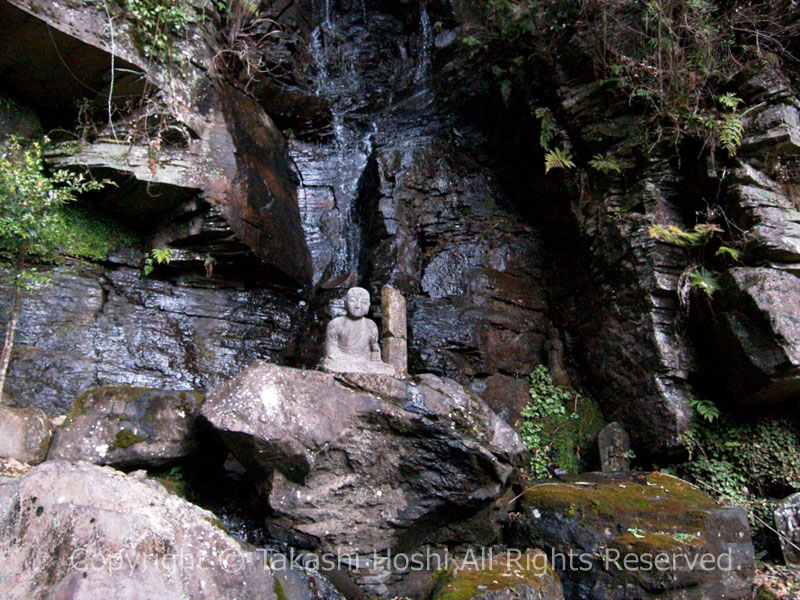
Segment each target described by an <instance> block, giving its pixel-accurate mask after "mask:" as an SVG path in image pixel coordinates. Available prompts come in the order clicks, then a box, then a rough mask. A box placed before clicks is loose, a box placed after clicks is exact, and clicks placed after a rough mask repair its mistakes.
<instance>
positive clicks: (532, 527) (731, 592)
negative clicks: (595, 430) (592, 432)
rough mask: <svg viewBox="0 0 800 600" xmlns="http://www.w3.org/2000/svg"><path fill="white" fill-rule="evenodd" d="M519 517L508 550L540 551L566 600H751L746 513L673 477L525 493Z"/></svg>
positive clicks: (612, 477)
mask: <svg viewBox="0 0 800 600" xmlns="http://www.w3.org/2000/svg"><path fill="white" fill-rule="evenodd" d="M518 511H519V513H520V514H519V516H518V518H517V519H516V520H515V521H514V522H513V523H512V525H513V527H512V532H511V535H510V539H509V541H508V543H509V545H511V546H516V547H518V548H524V547H534V546H535V547H541V548H543V549H544V550H545V551H546V552H547V554H548V556H550V557H552V563H553V567H554V568H555V570H556V571H557V572H558V573H559V574H560V575H561V578H562V581H563V583H564V594H565V596H566V597H567V598H602V599H604V600H627V599H629V598H651V597H655V596H658V597H664V598H672V599H675V600H677V599H680V600H705V599H707V598H726V599H729V600H732V599H739V600H745V599H747V598H750V593H751V580H752V577H753V575H754V569H755V551H754V549H753V544H752V542H751V539H750V528H749V525H748V523H747V515H746V513H745V512H744V510H742V509H740V508H725V507H721V506H719V505H718V504H717V503H716V502H715V501H714V500H712V499H711V498H709V497H708V496H706V495H705V494H704V493H702V492H700V491H699V490H698V489H697V488H695V487H694V486H692V485H690V484H688V483H686V482H684V481H681V480H680V479H677V478H675V477H671V476H668V475H664V474H661V473H657V472H654V473H640V472H634V473H614V474H608V473H583V474H581V475H576V476H570V477H569V478H568V479H567V480H566V481H561V482H553V483H541V484H538V485H534V486H533V487H530V488H528V489H527V490H526V491H525V493H524V494H523V495H522V497H521V499H520V504H519V507H518ZM660 554H663V555H666V557H668V560H667V561H666V562H664V560H663V559H661V560H662V562H661V563H657V562H655V561H656V558H655V557H656V556H658V555H660ZM703 556H707V558H706V559H705V561H706V562H705V564H703V563H701V562H699V561H700V560H702V557H703ZM625 561H627V562H625ZM647 561H649V564H648V563H647Z"/></svg>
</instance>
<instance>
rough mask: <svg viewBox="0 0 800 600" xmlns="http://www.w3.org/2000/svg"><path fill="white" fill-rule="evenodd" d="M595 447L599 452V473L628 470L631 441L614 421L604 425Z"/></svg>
mask: <svg viewBox="0 0 800 600" xmlns="http://www.w3.org/2000/svg"><path fill="white" fill-rule="evenodd" d="M597 447H598V450H599V452H600V470H601V471H603V472H604V473H610V472H614V471H628V470H630V468H631V461H630V457H629V453H630V449H631V440H630V437H629V436H628V432H627V431H625V428H624V427H623V426H622V425H620V424H619V423H617V422H616V421H614V422H613V423H609V424H608V425H606V426H605V427H604V428H603V429H602V430H601V431H600V433H599V434H597Z"/></svg>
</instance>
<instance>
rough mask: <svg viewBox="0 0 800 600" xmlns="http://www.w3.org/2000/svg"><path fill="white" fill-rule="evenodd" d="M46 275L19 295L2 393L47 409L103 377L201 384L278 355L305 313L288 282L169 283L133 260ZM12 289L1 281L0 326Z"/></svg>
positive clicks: (162, 384)
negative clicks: (246, 285)
mask: <svg viewBox="0 0 800 600" xmlns="http://www.w3.org/2000/svg"><path fill="white" fill-rule="evenodd" d="M48 273H49V275H50V276H51V278H52V279H51V284H50V285H48V286H45V287H42V288H41V289H39V290H36V291H31V292H28V293H26V294H25V296H24V297H23V299H22V310H21V314H20V320H19V325H18V329H17V338H16V340H17V341H16V343H15V347H14V351H13V353H12V358H11V364H10V366H9V372H8V378H7V380H6V387H5V392H6V393H7V394H8V395H9V397H10V398H11V400H12V402H13V403H14V404H16V405H17V406H25V407H29V406H30V407H36V408H41V409H43V410H44V411H45V412H46V413H47V414H49V415H51V416H54V415H59V414H66V413H67V412H69V410H70V408H71V405H72V403H73V401H74V399H75V398H77V397H78V396H79V395H80V394H82V393H83V392H84V391H85V390H87V389H89V388H92V387H96V386H98V385H134V386H138V387H149V388H154V389H175V388H178V389H181V388H183V389H202V388H205V387H212V386H214V385H217V384H218V383H220V382H221V381H223V380H224V379H225V378H227V377H231V376H232V375H234V374H235V373H237V372H238V371H240V370H242V369H243V368H245V367H246V366H247V365H248V364H249V363H250V362H251V361H252V360H253V359H255V358H263V359H268V360H271V361H277V360H281V359H282V357H283V354H284V352H286V350H287V348H289V347H290V346H291V344H292V343H293V340H294V327H295V323H296V322H297V321H298V320H300V318H301V314H302V311H303V308H302V304H301V303H299V302H298V299H297V297H296V296H295V295H294V294H292V293H289V294H287V293H286V291H285V290H281V289H275V288H270V287H259V286H258V285H256V286H254V287H252V288H251V289H248V290H243V289H237V288H236V287H224V284H222V283H219V282H207V281H206V280H205V279H204V278H201V279H200V280H198V279H197V278H196V277H195V278H194V279H193V278H191V277H183V278H181V279H180V280H179V281H177V282H175V283H172V282H169V281H164V280H159V279H155V278H147V277H144V276H143V275H142V272H141V270H140V269H138V268H134V267H132V266H129V265H127V264H109V265H106V266H105V268H103V267H101V266H92V267H88V266H82V265H79V266H73V265H64V266H59V267H56V268H54V269H53V270H51V271H49V272H48ZM230 285H232V286H234V285H236V284H235V280H234V281H232V282H231V284H230ZM7 291H8V288H7V287H4V286H3V285H2V284H0V327H3V326H4V324H5V323H4V320H5V319H6V317H7V315H8V309H9V306H8V301H9V299H10V297H11V295H10V294H9V293H6V292H7Z"/></svg>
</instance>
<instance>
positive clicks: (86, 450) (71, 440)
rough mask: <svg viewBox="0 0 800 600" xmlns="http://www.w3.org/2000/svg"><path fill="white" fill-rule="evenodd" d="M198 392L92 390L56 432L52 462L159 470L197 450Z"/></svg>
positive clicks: (126, 388) (123, 388)
mask: <svg viewBox="0 0 800 600" xmlns="http://www.w3.org/2000/svg"><path fill="white" fill-rule="evenodd" d="M202 403H203V395H202V394H200V393H198V392H192V391H184V392H176V391H165V390H152V389H148V388H137V387H133V386H108V387H100V388H94V389H91V390H89V391H87V392H85V393H84V394H82V395H81V396H80V397H78V399H76V400H75V403H74V404H73V407H72V411H71V413H70V415H69V417H68V418H67V420H66V422H65V423H64V424H63V425H62V426H61V427H59V428H58V429H57V430H56V433H55V436H54V437H53V443H52V445H51V447H50V452H49V454H48V459H49V460H59V459H61V460H73V461H75V460H83V461H87V462H91V463H95V464H98V465H111V466H114V467H125V468H132V467H148V468H159V467H163V466H165V465H167V464H169V463H172V462H175V461H177V460H179V459H181V458H185V457H187V456H188V455H190V454H191V453H192V452H193V451H194V450H196V445H197V444H196V440H195V431H194V429H195V417H196V414H197V412H198V410H199V408H200V406H201V405H202Z"/></svg>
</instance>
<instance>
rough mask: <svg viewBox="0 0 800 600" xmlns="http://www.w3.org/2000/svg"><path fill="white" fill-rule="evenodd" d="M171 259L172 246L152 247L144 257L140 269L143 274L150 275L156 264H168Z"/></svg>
mask: <svg viewBox="0 0 800 600" xmlns="http://www.w3.org/2000/svg"><path fill="white" fill-rule="evenodd" d="M171 260H172V248H153V249H152V250H150V254H149V255H147V256H146V257H145V259H144V266H143V267H142V271H143V272H144V274H145V275H150V274H151V273H152V272H153V271H155V268H156V265H161V264H169V262H170V261H171Z"/></svg>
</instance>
